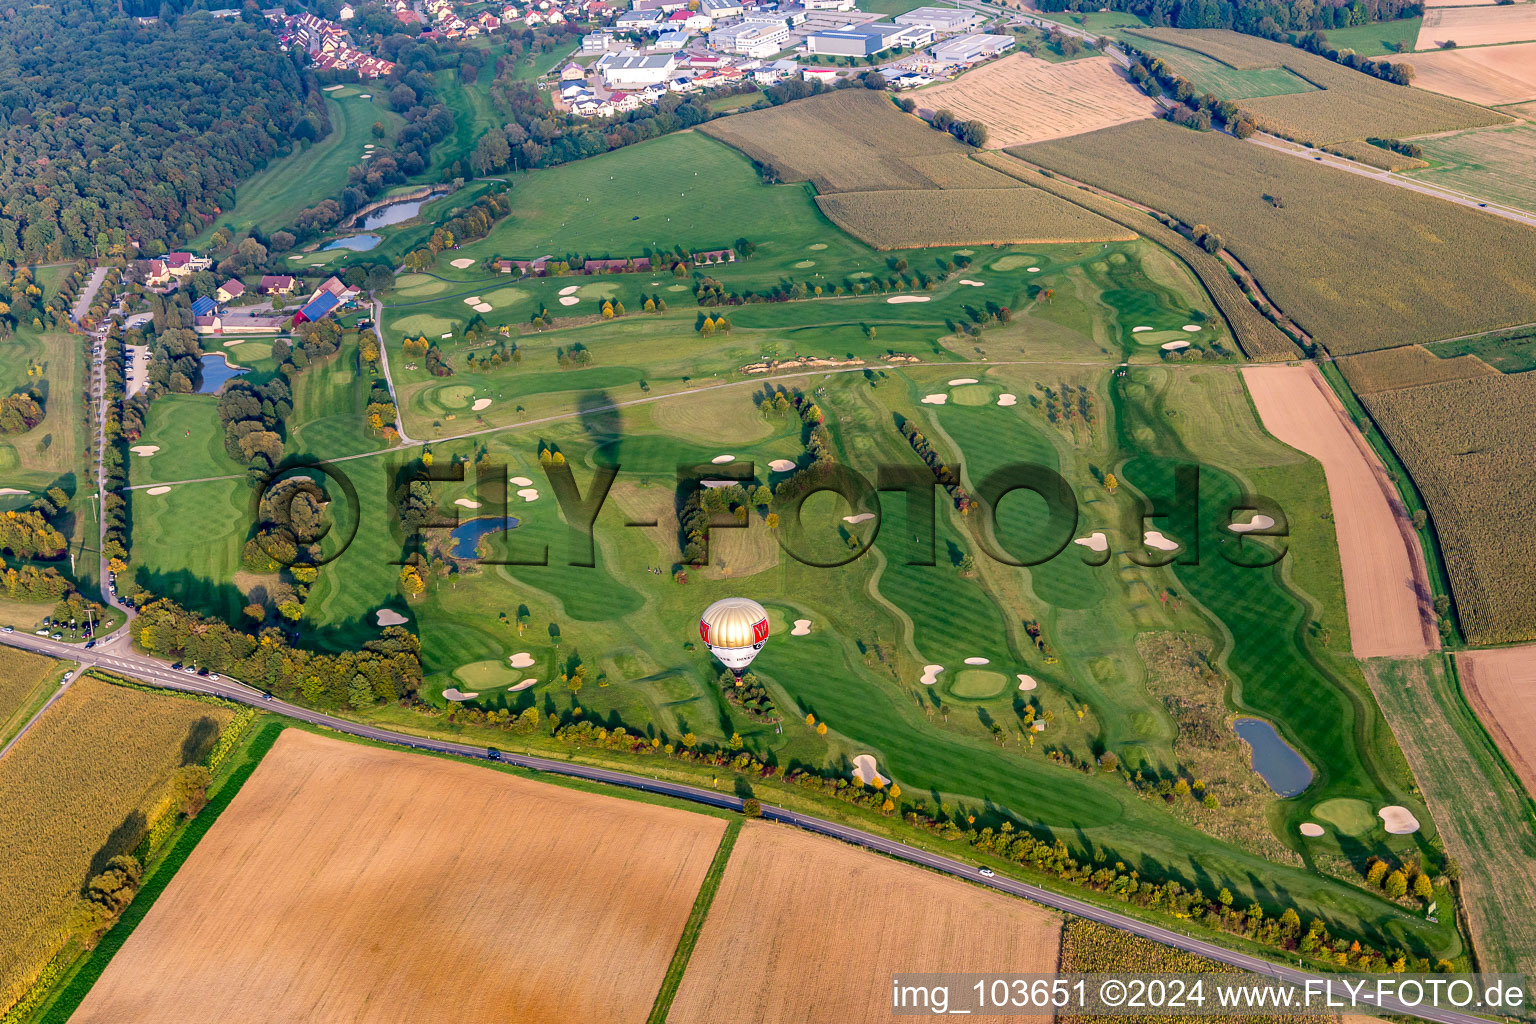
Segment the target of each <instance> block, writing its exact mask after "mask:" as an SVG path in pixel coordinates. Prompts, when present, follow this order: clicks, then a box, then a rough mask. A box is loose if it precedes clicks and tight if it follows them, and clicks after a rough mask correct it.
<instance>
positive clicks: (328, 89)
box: [322, 85, 341, 92]
mask: <svg viewBox="0 0 1536 1024" xmlns="http://www.w3.org/2000/svg"><path fill="white" fill-rule="evenodd" d="M340 88H341V86H339V85H328V86H326V87H325V89H324V90H322V91H323V92H335V91H336V90H337V89H340Z"/></svg>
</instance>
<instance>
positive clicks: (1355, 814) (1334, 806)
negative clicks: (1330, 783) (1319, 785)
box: [1312, 797, 1379, 836]
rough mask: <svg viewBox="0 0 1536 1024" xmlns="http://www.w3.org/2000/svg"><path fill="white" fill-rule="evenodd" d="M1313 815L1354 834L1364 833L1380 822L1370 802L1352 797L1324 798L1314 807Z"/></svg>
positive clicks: (1342, 830) (1319, 819)
mask: <svg viewBox="0 0 1536 1024" xmlns="http://www.w3.org/2000/svg"><path fill="white" fill-rule="evenodd" d="M1312 817H1314V818H1316V819H1317V820H1318V821H1321V822H1326V823H1327V824H1329V825H1332V826H1333V827H1334V828H1336V829H1338V830H1339V831H1340V832H1343V833H1345V834H1346V835H1352V836H1359V835H1364V834H1365V833H1367V832H1369V831H1371V830H1372V829H1373V828H1375V827H1376V826H1377V825H1378V824H1379V822H1378V821H1377V820H1376V815H1375V814H1373V813H1372V812H1371V805H1370V804H1368V803H1366V802H1365V801H1364V800H1355V799H1352V798H1350V797H1335V798H1334V799H1332V800H1324V801H1323V802H1322V803H1320V804H1318V805H1317V806H1316V807H1314V808H1312Z"/></svg>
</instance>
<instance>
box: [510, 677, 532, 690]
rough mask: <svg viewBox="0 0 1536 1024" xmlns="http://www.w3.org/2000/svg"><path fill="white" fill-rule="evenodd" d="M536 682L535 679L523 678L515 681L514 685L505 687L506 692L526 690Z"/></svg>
mask: <svg viewBox="0 0 1536 1024" xmlns="http://www.w3.org/2000/svg"><path fill="white" fill-rule="evenodd" d="M536 682H538V680H537V679H524V680H523V681H522V682H520V683H517V684H516V685H514V686H509V687H507V692H508V693H516V692H517V691H518V690H526V689H528V687H530V686H532V685H533V684H534V683H536Z"/></svg>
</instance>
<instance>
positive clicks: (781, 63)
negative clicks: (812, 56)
mask: <svg viewBox="0 0 1536 1024" xmlns="http://www.w3.org/2000/svg"><path fill="white" fill-rule="evenodd" d="M799 73H800V64H799V63H798V62H797V61H793V60H790V59H788V58H786V59H784V60H776V61H774V62H773V63H772V64H764V65H763V66H762V67H760V68H758V69H757V70H756V71H754V72H752V77H753V78H754V79H756V80H757V83H758V84H759V85H773V84H774V83H776V82H782V81H783V80H784V79H786V78H793V77H794V76H796V75H798V74H799Z"/></svg>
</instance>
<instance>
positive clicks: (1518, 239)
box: [1018, 122, 1536, 354]
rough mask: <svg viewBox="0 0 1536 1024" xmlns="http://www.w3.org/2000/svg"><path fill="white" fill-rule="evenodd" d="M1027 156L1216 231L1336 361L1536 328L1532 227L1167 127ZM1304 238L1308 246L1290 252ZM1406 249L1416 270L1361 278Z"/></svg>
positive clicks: (1115, 131)
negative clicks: (1525, 260)
mask: <svg viewBox="0 0 1536 1024" xmlns="http://www.w3.org/2000/svg"><path fill="white" fill-rule="evenodd" d="M1018 153H1019V155H1020V156H1022V157H1024V158H1025V159H1027V160H1030V161H1033V162H1035V163H1039V164H1042V165H1044V166H1046V167H1049V168H1051V169H1052V170H1055V171H1058V172H1060V173H1062V174H1066V175H1069V176H1071V177H1074V178H1077V179H1079V180H1085V181H1087V182H1089V183H1090V184H1094V185H1097V186H1099V187H1101V188H1105V189H1108V190H1110V191H1112V192H1114V193H1116V194H1119V195H1124V196H1126V197H1128V198H1130V199H1132V200H1135V201H1138V202H1142V203H1146V204H1148V205H1151V206H1154V207H1157V208H1159V209H1162V210H1165V211H1167V212H1168V213H1171V214H1172V215H1173V216H1175V217H1177V218H1178V219H1179V220H1181V221H1183V222H1185V223H1186V224H1202V223H1203V224H1208V225H1209V226H1210V227H1211V229H1212V230H1213V231H1215V232H1216V233H1217V234H1219V235H1220V236H1221V238H1222V241H1223V243H1224V244H1225V245H1226V247H1227V248H1228V249H1229V250H1231V251H1232V252H1233V254H1234V255H1236V256H1237V257H1238V258H1239V259H1240V260H1242V262H1243V263H1244V264H1245V265H1246V266H1247V267H1248V268H1249V269H1250V270H1252V271H1253V272H1254V274H1255V276H1256V277H1257V278H1258V279H1259V280H1260V281H1261V282H1263V285H1264V288H1265V290H1266V292H1267V293H1268V294H1269V296H1270V297H1271V298H1272V299H1273V300H1274V301H1275V302H1276V303H1277V304H1278V305H1279V307H1280V308H1281V309H1283V310H1284V311H1285V312H1286V314H1288V315H1289V316H1291V317H1292V318H1293V319H1295V320H1296V322H1297V323H1299V324H1300V325H1301V326H1302V327H1303V328H1305V329H1306V330H1307V331H1309V332H1310V333H1311V334H1312V335H1313V337H1315V338H1316V339H1317V340H1318V341H1320V342H1322V343H1323V344H1324V345H1325V346H1326V347H1327V348H1328V349H1329V350H1330V351H1331V352H1333V353H1335V354H1350V353H1355V352H1363V351H1368V350H1371V349H1378V348H1390V347H1393V346H1397V345H1406V344H1412V343H1415V342H1427V341H1435V340H1438V339H1441V338H1446V337H1450V336H1453V335H1461V334H1466V333H1468V331H1469V330H1491V329H1494V328H1499V327H1504V326H1508V325H1512V324H1522V323H1528V322H1530V321H1532V320H1536V284H1532V282H1531V281H1530V280H1529V279H1528V277H1527V276H1526V275H1524V274H1523V273H1522V272H1521V271H1519V270H1517V269H1516V267H1517V266H1518V265H1519V263H1520V255H1519V254H1521V253H1523V252H1524V251H1525V250H1526V248H1527V241H1526V238H1525V229H1524V228H1522V227H1520V226H1518V225H1515V224H1511V223H1509V222H1507V221H1504V220H1501V219H1499V218H1495V217H1490V216H1487V215H1486V214H1480V213H1478V212H1476V211H1474V210H1470V209H1467V208H1464V207H1460V206H1456V205H1453V204H1450V203H1445V202H1442V201H1440V200H1437V199H1433V198H1431V197H1428V196H1419V195H1416V194H1414V193H1411V192H1405V191H1404V190H1402V189H1396V188H1393V187H1392V186H1390V185H1382V184H1379V183H1377V182H1373V181H1369V180H1366V179H1363V178H1361V177H1359V176H1358V175H1354V174H1349V173H1346V172H1343V171H1335V170H1332V169H1330V168H1327V167H1319V166H1316V165H1314V164H1312V163H1311V162H1310V161H1304V160H1300V159H1297V158H1295V157H1292V156H1288V155H1284V154H1277V153H1271V152H1266V151H1265V150H1263V149H1262V148H1260V147H1258V146H1251V145H1244V144H1242V143H1239V142H1238V141H1237V140H1235V139H1232V138H1229V137H1227V136H1224V135H1219V134H1216V133H1199V132H1190V131H1188V130H1186V129H1182V128H1179V127H1177V126H1174V125H1171V124H1168V123H1166V122H1143V123H1138V124H1131V125H1124V126H1121V127H1119V128H1110V129H1106V130H1104V131H1099V132H1093V133H1091V134H1089V135H1083V136H1079V137H1077V138H1075V139H1067V140H1062V141H1058V142H1044V143H1037V144H1035V145H1033V146H1025V147H1022V148H1021V149H1020V150H1018ZM1131 154H1135V156H1134V158H1132V157H1131ZM1295 238H1307V239H1309V240H1310V241H1311V244H1309V245H1306V246H1294V245H1289V244H1285V243H1286V240H1288V239H1295ZM1409 238H1411V239H1414V240H1415V249H1414V258H1413V259H1412V260H1411V261H1407V262H1403V263H1400V264H1398V265H1396V266H1395V267H1394V271H1393V273H1391V274H1380V275H1373V276H1372V277H1370V278H1368V279H1362V278H1361V277H1360V276H1359V275H1358V274H1357V273H1355V272H1354V268H1358V267H1360V266H1366V265H1371V264H1372V261H1374V260H1375V259H1377V254H1378V253H1379V252H1380V251H1381V250H1382V248H1383V247H1391V246H1395V245H1398V244H1400V243H1401V242H1402V240H1404V239H1409ZM1335 282H1345V284H1344V286H1343V287H1339V286H1338V285H1337V284H1335Z"/></svg>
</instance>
